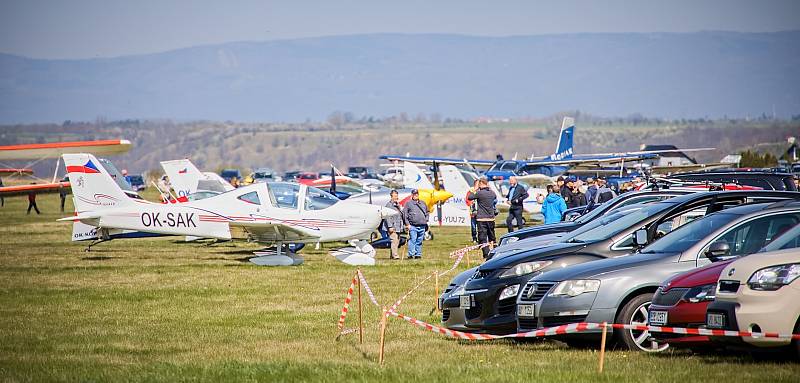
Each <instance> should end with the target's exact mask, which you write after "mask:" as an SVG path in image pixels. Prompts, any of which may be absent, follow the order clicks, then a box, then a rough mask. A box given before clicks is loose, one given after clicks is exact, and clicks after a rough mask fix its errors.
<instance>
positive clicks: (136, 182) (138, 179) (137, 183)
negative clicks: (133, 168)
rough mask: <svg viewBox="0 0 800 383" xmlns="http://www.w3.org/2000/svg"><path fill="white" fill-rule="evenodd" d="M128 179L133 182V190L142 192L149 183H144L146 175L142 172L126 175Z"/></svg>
mask: <svg viewBox="0 0 800 383" xmlns="http://www.w3.org/2000/svg"><path fill="white" fill-rule="evenodd" d="M126 178H127V179H128V183H130V184H131V187H132V188H133V190H136V191H137V192H140V191H142V190H144V189H146V188H147V185H146V184H145V183H144V177H142V175H141V174H132V175H129V176H128V177H126Z"/></svg>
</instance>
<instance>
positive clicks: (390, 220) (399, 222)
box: [383, 190, 406, 259]
mask: <svg viewBox="0 0 800 383" xmlns="http://www.w3.org/2000/svg"><path fill="white" fill-rule="evenodd" d="M389 196H390V197H391V200H390V201H389V202H387V203H386V207H388V208H390V209H394V210H397V212H398V213H399V212H400V211H401V210H402V209H401V208H400V202H399V197H398V195H397V190H392V191H391V192H389ZM404 220H405V215H404V214H395V215H390V216H388V217H386V219H385V220H384V221H383V223H384V225H385V227H386V232H387V233H389V239H390V240H391V241H392V244H391V247H390V249H389V259H400V251H399V247H400V233H402V232H403V231H404V230H405V228H406V224H405V222H404Z"/></svg>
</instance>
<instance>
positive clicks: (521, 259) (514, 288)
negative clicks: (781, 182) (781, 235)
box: [442, 191, 800, 333]
mask: <svg viewBox="0 0 800 383" xmlns="http://www.w3.org/2000/svg"><path fill="white" fill-rule="evenodd" d="M789 198H792V199H800V193H788V192H777V191H729V192H702V193H693V194H688V195H684V196H679V197H675V198H671V199H668V200H665V201H662V202H659V203H655V204H649V205H643V206H642V207H641V208H638V209H631V210H628V211H625V212H618V213H613V214H611V215H610V216H606V217H603V218H601V220H603V221H605V222H604V224H603V225H600V226H598V227H595V228H593V229H591V230H588V231H579V232H578V234H572V233H571V234H570V235H569V236H566V237H565V238H564V239H562V242H558V243H554V244H551V245H548V246H544V247H541V248H535V249H531V250H527V251H523V252H521V253H519V254H514V255H508V256H504V257H499V258H495V259H490V260H489V261H487V262H486V263H484V264H482V265H481V266H480V267H478V271H476V272H475V275H473V277H472V278H471V279H470V280H469V281H468V282H467V284H466V286H465V291H464V295H461V296H459V297H451V298H449V299H447V300H445V301H444V302H443V304H442V307H443V308H444V307H454V308H462V309H464V310H466V312H465V318H466V327H467V328H470V329H472V330H474V331H479V332H490V333H510V332H514V331H516V327H517V326H516V312H515V310H516V299H517V294H518V292H519V289H520V287H521V286H523V285H524V284H525V282H527V281H528V280H529V279H530V278H532V277H534V276H535V275H538V274H541V273H543V272H546V271H549V270H553V269H557V268H562V267H566V266H568V265H572V264H578V263H584V262H589V261H593V260H599V259H604V258H609V257H615V256H620V255H625V254H629V253H632V252H634V251H635V249H636V244H635V243H634V235H633V234H634V232H636V231H637V230H640V229H645V232H643V233H646V234H647V240H646V241H644V242H646V243H652V242H653V241H655V240H657V239H658V238H660V237H662V236H664V235H665V234H666V233H669V232H670V231H672V230H673V229H674V228H677V227H678V226H680V225H682V224H684V223H686V222H689V221H691V220H692V219H695V218H698V217H701V216H703V215H705V214H710V213H713V212H716V211H719V210H722V209H725V208H727V207H731V206H737V205H741V204H744V203H749V202H754V201H776V200H783V199H789Z"/></svg>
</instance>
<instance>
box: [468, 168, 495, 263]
mask: <svg viewBox="0 0 800 383" xmlns="http://www.w3.org/2000/svg"><path fill="white" fill-rule="evenodd" d="M467 199H468V200H470V201H475V202H474V203H475V204H477V205H478V206H477V209H478V212H477V214H476V220H477V221H478V242H479V243H481V244H484V243H488V244H489V246H486V247H484V248H483V258H488V257H489V251H490V250H491V248H492V247H494V242H495V241H496V240H497V239H496V238H495V235H494V217H495V204H496V202H497V196H495V194H494V192H493V191H492V190H491V189H489V181H488V180H487V179H486V177H481V179H480V181H478V190H477V191H475V192H470V193H467Z"/></svg>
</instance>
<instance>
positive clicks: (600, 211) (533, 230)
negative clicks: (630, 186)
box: [500, 190, 690, 246]
mask: <svg viewBox="0 0 800 383" xmlns="http://www.w3.org/2000/svg"><path fill="white" fill-rule="evenodd" d="M689 193H690V192H687V191H672V190H664V191H643V192H630V193H625V194H621V195H618V196H617V197H615V198H614V199H612V200H610V201H608V202H606V203H603V204H600V205H597V207H596V208H595V209H593V210H592V211H591V212H589V213H588V214H585V215H582V216H580V218H577V219H576V220H574V221H571V222H559V223H554V224H548V225H538V226H533V227H526V228H523V229H521V230H517V231H513V232H511V233H507V234H504V235H503V236H501V237H500V246H504V245H506V244H509V243H511V242H516V241H518V240H520V239H525V238H528V237H532V236H537V235H542V234H552V233H568V232H570V231H573V230H575V229H577V228H579V227H581V226H583V225H585V224H586V223H588V222H591V221H593V220H594V219H596V218H597V217H600V216H603V215H604V214H607V213H609V212H611V211H614V209H617V208H620V207H624V206H628V205H633V204H639V203H650V202H658V201H663V200H665V199H669V198H672V197H676V196H679V195H685V194H689Z"/></svg>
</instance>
